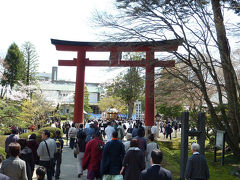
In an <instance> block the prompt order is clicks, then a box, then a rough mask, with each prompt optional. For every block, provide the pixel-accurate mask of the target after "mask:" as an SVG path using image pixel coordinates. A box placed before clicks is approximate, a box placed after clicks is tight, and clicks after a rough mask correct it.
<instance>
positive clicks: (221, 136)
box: [214, 130, 225, 166]
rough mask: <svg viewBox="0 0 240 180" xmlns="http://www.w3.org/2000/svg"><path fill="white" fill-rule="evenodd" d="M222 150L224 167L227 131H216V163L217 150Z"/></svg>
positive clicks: (215, 158) (215, 159)
mask: <svg viewBox="0 0 240 180" xmlns="http://www.w3.org/2000/svg"><path fill="white" fill-rule="evenodd" d="M219 148H220V149H222V158H221V165H222V166H223V165H224V155H225V131H220V130H216V135H215V147H214V162H216V161H217V149H219Z"/></svg>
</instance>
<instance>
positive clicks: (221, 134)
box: [216, 130, 225, 149]
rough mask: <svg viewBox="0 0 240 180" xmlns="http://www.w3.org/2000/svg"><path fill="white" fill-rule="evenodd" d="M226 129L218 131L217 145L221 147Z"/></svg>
mask: <svg viewBox="0 0 240 180" xmlns="http://www.w3.org/2000/svg"><path fill="white" fill-rule="evenodd" d="M224 133H225V132H224V131H220V130H217V131H216V146H217V147H219V148H221V149H222V148H223V139H224Z"/></svg>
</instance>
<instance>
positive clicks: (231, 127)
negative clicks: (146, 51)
mask: <svg viewBox="0 0 240 180" xmlns="http://www.w3.org/2000/svg"><path fill="white" fill-rule="evenodd" d="M116 2H117V3H116V5H117V8H118V9H120V10H121V13H119V14H117V15H111V14H109V13H105V14H102V13H96V15H95V17H96V18H95V22H96V23H97V24H98V25H100V26H103V27H104V28H106V27H109V28H114V29H117V30H118V31H117V33H114V34H106V35H107V37H109V38H113V37H115V40H123V39H125V40H126V39H127V40H129V39H134V40H136V39H138V40H139V39H140V40H144V41H155V40H165V39H169V38H178V39H179V38H183V45H182V49H181V51H178V52H171V53H172V58H173V59H175V60H176V61H177V62H180V63H183V64H185V68H187V69H188V71H189V73H188V74H185V73H183V72H182V71H181V70H178V69H176V68H173V69H168V68H166V70H167V71H168V72H169V73H170V74H171V75H173V76H175V77H177V78H179V79H180V80H182V81H183V82H186V81H187V82H190V83H191V84H192V85H193V86H194V87H195V88H197V89H199V91H201V94H202V96H203V98H204V101H205V104H206V105H207V106H208V111H209V113H210V115H211V120H212V123H213V124H214V125H215V128H217V129H221V130H224V131H226V133H227V136H226V140H227V143H228V145H229V146H230V147H231V149H232V150H233V152H234V154H235V155H240V148H239V142H240V118H239V107H240V106H239V94H240V93H239V84H238V83H237V80H236V75H235V69H233V67H232V64H231V59H230V44H229V43H228V41H227V38H226V32H225V29H228V28H225V26H226V24H224V22H223V16H222V11H221V6H220V1H219V0H217V1H215V0H212V1H211V2H212V4H209V1H206V0H198V1H192V0H189V1H188V0H180V1H179V0H171V1H167V0H159V1H156V0H116ZM225 2H226V3H230V7H234V8H235V10H238V9H239V8H236V6H238V2H239V1H233V0H232V1H222V3H225ZM232 4H234V6H232ZM211 5H212V6H211ZM238 7H239V6H238ZM108 32H109V31H108ZM111 32H116V31H111ZM217 51H220V52H219V54H218V53H216V52H217ZM221 51H222V52H221ZM168 58H169V57H168ZM176 71H177V72H178V73H177V74H176V73H175V72H176ZM219 72H220V73H219ZM221 72H223V73H221ZM220 74H223V76H220ZM209 85H210V86H209ZM209 87H211V88H212V89H213V90H214V91H215V96H216V98H217V99H218V102H217V103H218V104H217V105H218V106H219V107H220V112H221V113H218V112H217V111H216V109H215V106H216V104H215V103H216V102H213V101H212V93H209V92H208V88H209ZM225 95H226V98H225ZM225 103H226V104H227V105H228V106H227V108H226V106H224V105H225Z"/></svg>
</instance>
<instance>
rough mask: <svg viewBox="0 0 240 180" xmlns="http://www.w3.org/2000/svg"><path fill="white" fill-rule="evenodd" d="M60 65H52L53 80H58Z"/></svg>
mask: <svg viewBox="0 0 240 180" xmlns="http://www.w3.org/2000/svg"><path fill="white" fill-rule="evenodd" d="M57 73H58V67H52V82H55V81H57Z"/></svg>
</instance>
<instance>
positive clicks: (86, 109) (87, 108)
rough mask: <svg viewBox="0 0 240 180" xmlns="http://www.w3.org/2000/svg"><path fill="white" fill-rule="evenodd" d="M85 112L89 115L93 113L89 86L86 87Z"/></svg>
mask: <svg viewBox="0 0 240 180" xmlns="http://www.w3.org/2000/svg"><path fill="white" fill-rule="evenodd" d="M84 110H85V111H86V112H87V113H91V112H92V108H91V107H90V104H89V92H88V89H87V86H85V87H84Z"/></svg>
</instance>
